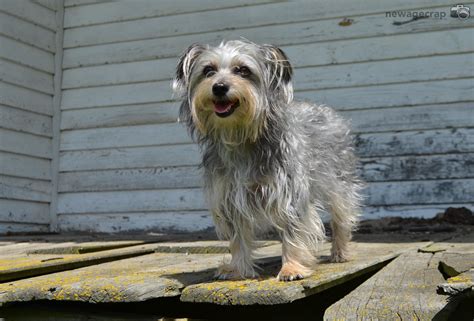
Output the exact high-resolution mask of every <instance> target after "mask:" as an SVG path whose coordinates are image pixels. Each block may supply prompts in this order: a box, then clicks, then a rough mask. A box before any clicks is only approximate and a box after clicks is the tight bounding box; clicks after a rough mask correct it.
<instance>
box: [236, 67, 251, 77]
mask: <svg viewBox="0 0 474 321" xmlns="http://www.w3.org/2000/svg"><path fill="white" fill-rule="evenodd" d="M234 73H236V74H238V75H240V76H241V77H248V76H250V74H251V72H250V69H249V67H247V66H240V67H235V68H234Z"/></svg>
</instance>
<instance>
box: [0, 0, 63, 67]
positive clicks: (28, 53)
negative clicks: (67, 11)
mask: <svg viewBox="0 0 474 321" xmlns="http://www.w3.org/2000/svg"><path fill="white" fill-rule="evenodd" d="M8 2H13V1H8ZM0 43H1V44H2V45H1V46H0V58H4V59H8V60H11V61H13V62H16V63H19V64H22V65H24V66H28V67H32V68H35V69H38V70H41V71H45V72H47V73H50V74H53V73H54V55H53V54H51V53H50V52H46V51H44V50H41V49H38V48H35V47H32V46H29V45H27V44H24V43H21V42H18V41H15V40H13V39H10V38H6V37H3V36H1V35H0Z"/></svg>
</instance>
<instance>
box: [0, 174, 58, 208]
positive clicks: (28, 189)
mask: <svg viewBox="0 0 474 321" xmlns="http://www.w3.org/2000/svg"><path fill="white" fill-rule="evenodd" d="M51 190H52V188H51V182H50V181H47V180H36V179H29V178H19V177H11V176H3V175H0V198H5V199H16V200H26V201H38V202H50V201H51Z"/></svg>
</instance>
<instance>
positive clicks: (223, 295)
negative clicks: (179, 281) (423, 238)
mask: <svg viewBox="0 0 474 321" xmlns="http://www.w3.org/2000/svg"><path fill="white" fill-rule="evenodd" d="M417 245H419V243H418V244H416V243H397V244H393V245H391V246H387V245H386V244H383V243H379V244H374V243H352V244H351V248H352V249H351V251H352V253H353V259H352V260H351V261H349V262H346V263H327V262H324V261H323V262H320V263H319V264H317V265H316V268H315V272H314V273H313V275H312V276H310V277H308V278H306V279H303V280H300V281H293V282H281V281H278V280H277V279H276V278H275V277H274V276H273V275H265V276H264V277H262V278H261V279H259V280H244V281H218V282H206V283H201V284H196V285H191V286H188V287H186V288H185V289H184V290H183V293H182V295H181V297H180V300H181V301H184V302H199V303H213V304H219V305H252V304H263V305H273V304H283V303H290V302H293V301H295V300H298V299H301V298H304V297H307V296H310V295H314V294H317V293H319V292H321V291H323V290H326V289H329V288H331V287H333V286H335V285H338V284H341V283H343V282H347V281H349V280H351V279H352V278H354V277H356V276H359V275H362V274H364V273H368V272H369V271H371V270H372V269H375V268H378V267H380V264H383V262H386V261H387V260H390V259H391V258H393V257H396V256H397V255H398V254H399V253H400V252H403V251H404V250H405V251H406V250H407V249H409V248H410V247H412V248H413V247H414V246H417ZM318 255H320V256H321V255H322V256H324V257H326V256H327V255H329V250H323V251H321V252H319V253H318Z"/></svg>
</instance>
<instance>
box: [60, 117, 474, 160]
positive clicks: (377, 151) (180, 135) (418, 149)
mask: <svg viewBox="0 0 474 321" xmlns="http://www.w3.org/2000/svg"><path fill="white" fill-rule="evenodd" d="M162 128H167V130H168V131H169V132H168V133H165V134H163V135H160V136H156V133H157V132H159V131H160V130H161V129H162ZM113 130H115V131H116V133H117V136H118V137H122V136H124V137H125V138H124V139H123V140H122V139H120V138H118V139H115V138H113V137H110V136H109V135H111V133H112V132H113ZM101 133H103V134H104V136H105V137H101ZM128 133H137V134H136V135H133V136H129V137H127V134H128ZM138 134H140V135H138ZM63 135H66V137H65V138H64V142H65V146H66V147H67V148H64V150H66V149H70V150H80V149H83V150H85V152H86V153H88V151H87V149H91V148H92V149H94V148H95V149H97V148H100V147H102V148H103V147H104V146H103V145H104V141H102V138H108V141H109V142H110V147H111V149H110V150H109V149H107V150H104V151H100V150H95V151H91V153H94V154H96V155H103V156H102V157H106V155H108V154H109V153H111V150H112V151H113V152H114V156H117V157H118V155H122V154H117V155H115V152H117V153H123V155H128V154H130V153H132V152H133V151H134V149H126V148H123V147H134V146H135V147H137V149H135V152H136V154H139V153H141V152H144V151H147V149H146V148H145V149H143V148H140V147H141V146H146V145H148V146H157V145H171V144H190V143H191V142H192V140H191V138H190V137H189V136H188V135H187V133H186V131H185V129H184V128H183V125H182V124H176V123H174V124H161V125H146V126H133V127H130V128H127V127H121V128H115V129H100V130H99V129H91V130H81V131H70V132H64V134H63ZM473 138H474V129H459V130H454V129H450V130H427V131H423V130H417V131H404V132H397V133H393V132H382V133H373V134H360V135H358V136H357V147H358V149H359V152H360V154H361V155H362V156H365V157H370V156H384V155H397V154H399V153H402V154H404V153H408V154H430V153H450V152H453V150H459V151H462V152H469V151H472V150H473V149H474V139H473ZM96 140H97V141H96ZM408 145H409V146H408ZM402 146H403V147H404V148H401V147H402ZM112 147H120V148H121V150H120V151H117V150H116V149H113V148H112ZM174 147H176V148H180V149H182V148H186V147H184V146H181V145H176V146H161V147H159V146H158V147H156V149H157V152H158V153H159V150H160V149H161V148H168V149H170V150H172V149H173V148H174ZM154 148H155V147H154ZM125 150H127V151H129V152H125ZM63 155H64V156H66V157H69V156H68V155H74V156H71V157H77V158H78V161H79V160H80V159H82V158H83V157H84V156H85V155H89V154H85V155H84V154H81V152H69V151H68V152H64V153H63ZM81 155H82V156H81ZM91 155H92V154H91ZM145 155H147V153H145V154H144V155H143V156H144V157H148V156H145ZM122 157H123V156H122Z"/></svg>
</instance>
